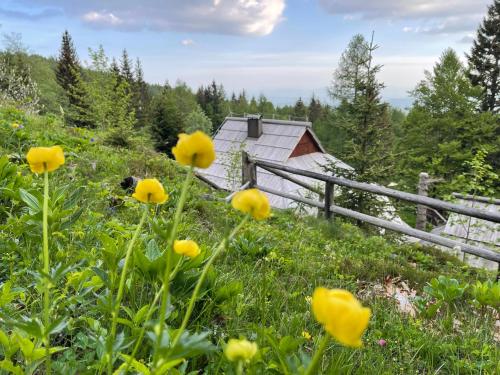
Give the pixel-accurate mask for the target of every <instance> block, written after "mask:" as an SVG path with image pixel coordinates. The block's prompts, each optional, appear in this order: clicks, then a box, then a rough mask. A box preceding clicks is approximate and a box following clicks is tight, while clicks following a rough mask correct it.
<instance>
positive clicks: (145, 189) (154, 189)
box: [132, 178, 168, 204]
mask: <svg viewBox="0 0 500 375" xmlns="http://www.w3.org/2000/svg"><path fill="white" fill-rule="evenodd" d="M132 196H133V197H134V198H135V199H137V200H138V201H140V202H143V203H158V204H162V203H165V201H166V200H167V199H168V194H167V193H165V190H164V189H163V185H162V184H161V183H160V181H158V180H157V179H156V178H146V179H144V180H141V181H139V182H138V183H137V186H136V187H135V192H134V194H132Z"/></svg>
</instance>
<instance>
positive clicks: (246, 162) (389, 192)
mask: <svg viewBox="0 0 500 375" xmlns="http://www.w3.org/2000/svg"><path fill="white" fill-rule="evenodd" d="M257 167H259V168H262V169H264V170H266V171H268V172H270V173H274V174H275V175H277V176H279V177H282V178H284V179H286V180H289V181H291V182H293V183H295V184H297V185H299V186H301V187H303V188H306V189H308V190H311V191H313V192H315V193H318V194H319V195H320V197H321V198H323V202H319V201H316V200H313V199H309V198H304V197H299V196H296V195H293V194H289V193H286V192H282V191H278V190H275V189H272V188H270V187H267V186H262V185H259V184H258V181H257ZM293 175H299V176H304V177H309V178H312V179H315V180H319V181H323V182H325V190H324V191H321V190H319V189H318V188H317V187H314V186H312V185H310V184H308V183H306V182H304V181H301V180H299V179H298V178H296V177H294V176H293ZM242 178H243V181H242V182H243V183H244V184H246V186H248V187H257V188H259V189H260V190H262V191H265V192H268V193H270V194H274V195H277V196H280V197H283V198H287V199H291V200H294V201H297V202H301V203H304V204H307V205H310V206H312V207H317V208H319V209H321V210H323V211H324V214H325V217H326V218H327V219H328V218H331V217H332V216H333V214H338V215H342V216H346V217H350V218H353V219H356V220H361V221H363V222H366V223H369V224H372V225H375V226H378V227H381V228H384V229H388V230H392V231H395V232H399V233H402V234H406V235H408V236H411V237H415V238H418V239H422V240H425V241H428V242H432V243H435V244H437V245H442V246H446V247H450V248H454V249H456V248H459V249H460V250H461V251H462V252H464V253H468V254H472V255H476V256H478V257H481V258H484V259H488V260H491V261H494V262H497V263H498V265H499V270H500V253H499V252H496V251H494V250H490V249H485V248H482V247H479V246H474V245H470V244H467V243H462V242H459V241H456V240H452V239H450V238H446V237H443V236H439V235H436V234H433V233H428V232H425V231H423V230H419V229H413V228H410V227H406V226H404V225H401V224H396V223H393V222H391V221H388V220H383V219H380V218H377V217H373V216H370V215H366V214H362V213H360V212H357V211H353V210H348V209H346V208H342V207H339V206H336V205H335V204H334V188H335V185H339V186H344V187H348V188H351V189H357V190H361V191H365V192H368V193H372V194H377V195H383V196H386V197H391V198H396V199H400V200H404V201H407V202H412V203H416V204H418V205H424V206H428V207H432V208H435V209H441V210H446V211H451V212H456V213H459V214H463V215H467V216H472V217H476V218H479V219H483V220H488V221H492V222H495V223H500V214H498V213H495V212H489V211H483V210H479V209H477V208H472V207H466V206H463V205H460V204H455V203H450V202H445V201H441V200H439V199H434V198H429V197H426V196H421V195H417V194H411V193H406V192H402V191H399V190H394V189H389V188H386V187H383V186H377V185H372V184H367V183H363V182H357V181H352V180H348V179H345V178H340V177H334V176H329V175H324V174H321V173H316V172H311V171H306V170H302V169H297V168H293V167H289V166H285V165H281V164H277V163H273V162H269V161H266V160H260V159H257V158H251V157H250V156H249V155H248V154H247V153H246V152H243V157H242Z"/></svg>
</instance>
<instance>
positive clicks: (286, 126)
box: [197, 117, 351, 208]
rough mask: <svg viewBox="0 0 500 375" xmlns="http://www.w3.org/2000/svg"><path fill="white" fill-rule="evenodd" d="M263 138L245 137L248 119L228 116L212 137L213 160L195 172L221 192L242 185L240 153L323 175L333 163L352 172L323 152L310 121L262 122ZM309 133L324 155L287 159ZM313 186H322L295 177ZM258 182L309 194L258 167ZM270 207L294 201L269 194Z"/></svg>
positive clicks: (268, 120) (284, 206) (316, 154)
mask: <svg viewBox="0 0 500 375" xmlns="http://www.w3.org/2000/svg"><path fill="white" fill-rule="evenodd" d="M262 122H263V124H262V130H263V132H262V135H261V136H260V137H259V138H258V139H255V138H248V137H247V131H248V130H247V119H246V118H239V117H228V118H226V120H225V121H224V123H223V124H222V126H221V127H220V129H219V131H218V132H217V133H216V135H215V136H214V144H215V152H216V155H217V157H216V160H215V162H214V163H213V164H212V165H211V166H210V168H208V169H203V170H198V171H197V173H198V174H199V175H201V176H202V177H203V178H204V179H206V180H208V181H210V183H212V184H213V185H215V186H217V187H218V188H221V189H226V190H230V191H233V190H236V189H237V188H238V187H239V186H241V151H243V150H245V151H246V152H248V153H249V155H251V156H253V157H256V158H259V159H264V160H268V161H272V162H276V163H280V164H286V165H289V166H293V167H295V168H300V169H306V170H310V171H315V172H319V173H324V170H323V166H325V165H328V164H330V163H336V165H337V166H338V167H340V168H346V169H351V167H350V166H348V165H347V164H345V163H343V162H342V161H340V160H338V159H336V158H335V157H333V156H332V155H329V154H327V153H324V149H323V147H322V146H321V144H320V142H319V140H318V139H317V138H316V136H315V134H314V132H313V131H312V127H311V123H310V122H303V121H283V120H271V119H263V120H262ZM306 131H308V132H309V133H310V134H311V136H312V137H313V138H314V139H315V140H316V142H317V144H318V146H319V147H320V149H321V150H322V151H323V152H314V153H311V154H307V155H302V156H297V157H293V158H290V154H291V153H292V151H293V150H294V149H295V147H296V146H297V144H298V143H299V141H300V139H301V138H302V136H303V135H304V133H305V132H306ZM295 177H296V178H300V179H302V180H303V181H305V182H308V183H310V184H313V185H318V186H322V183H319V182H318V181H316V180H312V179H309V178H307V177H300V176H299V177H297V176H295ZM257 182H258V184H260V185H263V186H267V187H270V188H273V189H276V190H281V191H285V192H289V193H293V194H298V195H306V194H309V193H308V192H307V191H306V190H305V189H303V188H301V187H300V186H298V185H296V184H294V183H292V182H289V181H287V180H284V179H282V178H281V177H278V176H276V175H274V174H272V173H269V172H267V171H265V170H262V169H260V168H258V169H257ZM268 197H269V199H270V203H271V205H272V206H273V207H277V208H288V207H291V206H293V205H294V202H292V201H290V200H288V199H284V198H281V197H278V196H275V195H272V194H268Z"/></svg>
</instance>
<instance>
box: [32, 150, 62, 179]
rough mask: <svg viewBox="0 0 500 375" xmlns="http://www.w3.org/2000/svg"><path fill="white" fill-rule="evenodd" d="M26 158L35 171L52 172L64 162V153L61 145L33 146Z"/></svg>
mask: <svg viewBox="0 0 500 375" xmlns="http://www.w3.org/2000/svg"><path fill="white" fill-rule="evenodd" d="M26 159H27V160H28V163H29V165H30V169H31V171H32V172H33V173H43V172H45V171H47V172H52V171H55V170H56V169H57V168H59V167H60V166H61V165H63V164H64V153H63V150H62V148H61V147H60V146H52V147H32V148H30V150H29V151H28V154H27V155H26Z"/></svg>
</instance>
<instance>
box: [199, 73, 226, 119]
mask: <svg viewBox="0 0 500 375" xmlns="http://www.w3.org/2000/svg"><path fill="white" fill-rule="evenodd" d="M196 101H197V102H198V104H199V105H200V106H201V108H202V109H203V111H204V112H205V114H206V115H207V116H208V117H209V118H210V120H211V121H212V125H213V126H214V127H218V126H219V125H220V124H222V122H223V121H224V118H225V117H226V115H227V114H228V113H229V108H228V106H227V105H226V95H225V93H224V87H223V86H222V85H217V83H216V82H215V81H212V83H211V84H210V85H209V86H207V87H203V86H201V87H200V88H199V89H198V91H197V93H196Z"/></svg>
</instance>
